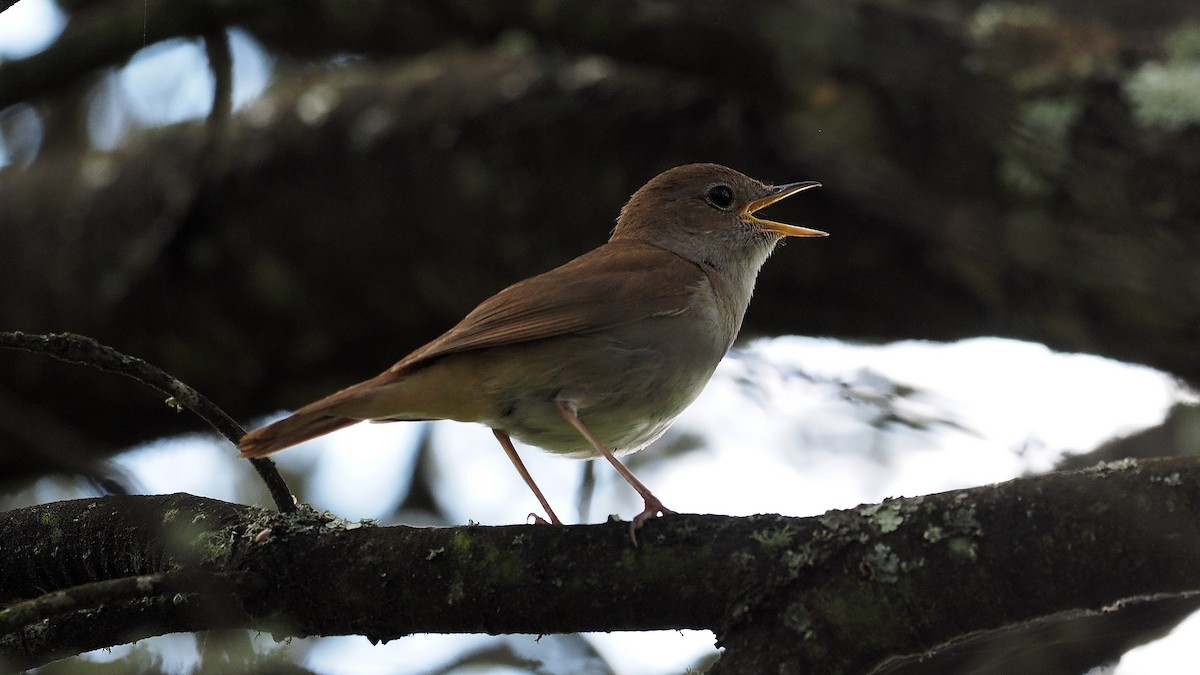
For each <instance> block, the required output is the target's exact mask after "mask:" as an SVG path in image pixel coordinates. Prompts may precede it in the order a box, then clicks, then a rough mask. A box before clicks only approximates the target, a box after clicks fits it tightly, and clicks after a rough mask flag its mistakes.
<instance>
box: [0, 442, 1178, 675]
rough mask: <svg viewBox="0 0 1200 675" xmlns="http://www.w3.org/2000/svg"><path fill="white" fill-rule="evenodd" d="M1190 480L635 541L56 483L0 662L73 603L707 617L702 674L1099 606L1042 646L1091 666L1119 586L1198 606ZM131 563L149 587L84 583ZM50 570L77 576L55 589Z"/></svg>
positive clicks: (876, 510)
mask: <svg viewBox="0 0 1200 675" xmlns="http://www.w3.org/2000/svg"><path fill="white" fill-rule="evenodd" d="M1197 486H1200V468H1197V466H1196V464H1195V462H1192V461H1188V460H1159V461H1150V462H1143V463H1136V462H1132V461H1130V462H1125V463H1122V464H1119V465H1111V466H1108V467H1103V468H1098V469H1090V470H1085V471H1079V472H1066V473H1054V474H1048V475H1045V476H1039V477H1033V478H1025V479H1019V480H1015V481H1011V482H1008V483H1004V484H1001V485H996V486H989V487H985V488H976V489H972V490H963V491H957V492H951V493H943V494H937V495H929V496H925V497H915V498H909V499H896V500H889V501H886V502H884V503H882V504H874V505H865V506H860V507H858V508H855V509H852V510H848V511H831V512H829V513H826V514H825V515H823V516H819V517H814V518H783V517H778V516H755V517H750V518H729V517H724V516H692V515H681V516H674V517H670V518H663V519H660V520H657V521H655V522H652V523H650V524H649V525H647V527H646V528H645V529H644V530H643V533H642V537H641V546H640V547H639V548H633V547H632V546H631V545H630V543H629V541H628V538H627V531H626V528H625V526H624V525H623V524H621V523H616V522H613V523H607V524H604V525H594V526H571V527H554V526H527V525H518V526H508V527H478V526H474V527H462V528H447V529H428V528H408V527H389V528H380V527H376V526H373V525H371V524H369V523H368V524H362V523H348V522H345V521H338V520H334V519H332V518H331V517H329V516H328V515H324V514H316V513H314V512H311V511H308V512H302V513H300V514H298V515H279V514H274V513H269V512H265V511H262V510H259V509H254V508H251V507H243V506H235V505H232V504H226V503H223V502H217V501H213V500H209V499H202V498H198V497H191V496H189V495H168V496H156V497H110V498H103V499H95V500H78V501H68V502H58V503H55V504H47V505H43V506H37V507H31V508H27V509H21V510H17V511H12V512H9V513H7V514H4V515H3V517H0V541H4V542H6V544H7V543H9V542H11V543H12V544H13V547H12V548H11V552H9V549H8V548H7V546H6V555H5V562H4V567H3V568H2V569H0V602H3V603H4V604H7V605H8V608H7V609H5V610H3V611H0V630H2V631H3V634H2V635H0V662H4V663H6V664H8V665H9V666H10V667H11V666H16V667H25V666H28V665H31V664H36V663H41V662H43V661H44V660H45V659H46V658H48V657H53V656H55V655H58V654H57V653H56V652H46V651H43V650H44V641H43V640H42V639H41V638H42V636H44V635H46V634H49V635H59V634H60V633H61V631H60V627H61V626H62V625H67V626H70V625H73V622H77V621H78V620H79V617H80V615H81V613H82V614H84V615H87V616H91V617H93V619H94V622H93V625H92V627H91V630H90V631H88V632H87V633H86V637H80V638H77V640H76V641H75V642H72V643H70V644H71V646H73V647H75V648H94V647H97V646H102V644H103V643H99V642H96V640H97V639H98V638H107V639H112V640H114V642H118V641H121V640H124V639H130V638H131V637H137V636H145V635H151V634H158V633H162V632H168V631H172V630H204V629H210V628H228V627H232V626H242V627H252V628H259V629H262V630H269V631H271V632H272V633H273V634H274V635H275V636H276V637H283V636H287V635H341V634H349V633H357V634H362V635H367V636H370V637H372V638H376V639H389V638H395V637H399V636H402V635H407V634H410V633H414V632H488V633H511V632H525V633H556V632H565V631H586V630H646V629H653V628H710V629H713V630H714V631H715V632H716V634H717V637H718V640H719V642H720V643H721V644H722V645H723V646H724V649H725V651H724V655H723V656H722V658H721V660H720V661H719V662H718V663H717V665H716V666H715V669H714V670H713V672H714V673H763V672H782V673H791V672H795V673H799V672H820V673H831V674H835V673H862V672H867V671H872V670H878V671H879V672H914V671H913V670H911V667H912V664H913V663H914V662H917V661H919V662H920V664H921V668H922V669H923V670H922V671H921V672H953V671H955V670H959V671H961V669H960V667H961V666H962V665H963V664H973V666H972V667H989V666H990V668H992V670H991V671H985V672H1003V670H1002V669H1003V668H1005V667H1007V668H1008V672H1012V670H1011V666H1012V664H1013V663H1014V657H1013V656H1012V655H1009V654H1006V653H1005V650H1004V649H1003V648H1002V647H1000V646H998V645H1000V644H1002V641H1001V638H1009V639H1011V638H1012V636H1013V634H1014V633H1019V632H1022V631H1023V637H1022V638H1021V640H1022V642H1021V644H1022V648H1023V649H1022V651H1023V652H1025V653H1026V654H1027V653H1029V652H1033V653H1036V652H1037V650H1038V649H1051V648H1053V647H1054V646H1055V645H1056V644H1057V642H1058V639H1059V637H1060V636H1061V634H1062V633H1061V632H1058V631H1062V630H1069V629H1070V628H1071V627H1072V626H1073V625H1077V624H1078V623H1080V622H1082V623H1084V624H1087V623H1088V622H1095V621H1096V620H1097V617H1101V616H1102V615H1104V614H1106V613H1107V614H1112V615H1113V616H1112V617H1109V624H1108V626H1107V630H1106V631H1098V632H1090V633H1087V632H1085V633H1083V634H1082V635H1078V636H1077V637H1076V644H1073V645H1072V647H1073V649H1068V650H1062V649H1061V648H1060V649H1059V650H1058V651H1057V652H1056V653H1057V657H1058V659H1059V661H1057V662H1055V664H1054V665H1063V664H1069V665H1070V666H1071V667H1072V668H1077V667H1083V668H1086V667H1088V666H1090V665H1096V664H1098V663H1102V662H1104V661H1105V660H1107V659H1108V658H1112V657H1115V656H1117V655H1119V654H1120V650H1121V649H1122V648H1124V647H1126V646H1127V643H1126V641H1127V640H1133V639H1137V638H1139V637H1140V636H1141V635H1142V634H1141V633H1140V632H1139V631H1141V630H1144V626H1143V625H1142V623H1140V622H1137V621H1131V620H1130V619H1129V617H1130V616H1131V615H1130V614H1128V613H1125V614H1123V612H1127V611H1128V610H1129V609H1130V608H1133V609H1134V610H1139V611H1140V612H1142V613H1145V612H1146V611H1147V608H1152V609H1155V610H1157V611H1159V612H1164V611H1168V610H1172V609H1173V610H1175V611H1179V609H1180V606H1181V605H1182V606H1186V607H1188V608H1192V609H1194V608H1195V607H1196V606H1197V605H1198V604H1200V602H1197V598H1196V597H1195V595H1196V593H1198V592H1200V587H1198V586H1197V581H1196V580H1197V579H1200V544H1198V543H1197V542H1200V537H1198V536H1197V535H1200V532H1198V531H1197V528H1198V527H1200V525H1197V523H1196V519H1195V518H1194V517H1193V514H1195V513H1196V512H1197V510H1200V487H1197ZM347 560H353V561H354V564H346V561H347ZM93 561H104V563H103V565H97V564H93ZM156 574H157V575H164V576H163V578H159V577H155V576H153V575H156ZM171 574H175V575H176V576H175V577H172V576H170V575H171ZM183 574H191V575H192V576H185V577H182V578H181V577H180V576H179V575H183ZM205 575H208V576H205ZM131 576H139V577H140V579H139V580H138V581H139V582H140V585H138V584H134V585H132V586H129V587H127V588H124V587H117V588H112V587H107V586H105V587H103V588H101V589H100V590H97V589H96V587H95V582H102V581H107V580H117V579H122V578H126V577H131ZM205 579H207V580H209V581H210V583H211V586H210V587H208V588H205V587H204V586H203V585H202V584H201V582H202V581H204V580H205ZM948 580H953V583H947V582H948ZM75 589H81V590H78V592H79V593H82V594H83V598H82V599H75V602H68V599H70V594H71V592H72V591H73V590H75ZM56 590H65V591H67V593H66V596H67V598H66V599H64V598H59V597H55V598H54V600H55V602H53V603H51V602H48V601H46V600H45V597H46V595H47V594H48V593H51V592H53V591H56ZM163 595H167V596H170V597H171V598H173V599H174V601H173V602H161V601H159V599H158V598H160V596H163ZM22 601H24V602H22ZM39 603H40V604H39ZM1122 604H1124V605H1128V606H1127V607H1122V606H1119V605H1122ZM30 605H32V607H30ZM131 607H134V608H137V610H138V611H137V614H136V616H137V617H138V618H139V619H140V620H136V619H135V620H131ZM93 609H98V610H102V612H101V613H100V614H99V615H93V614H91V613H90V612H92V611H93ZM17 612H23V613H22V614H21V616H20V617H19V618H20V620H19V621H15V620H14V618H13V616H14V614H15V613H17ZM1134 613H1135V614H1136V612H1134ZM109 615H111V616H112V617H114V618H116V619H119V621H118V622H115V623H112V624H109V623H106V622H105V621H104V619H105V618H106V617H107V616H109ZM1135 618H1140V617H1135ZM1113 619H1124V620H1125V623H1122V622H1121V621H1117V620H1113ZM1048 623H1055V624H1056V625H1057V628H1058V631H1055V630H1048V629H1047V624H1048ZM118 631H124V632H123V633H120V632H118ZM118 635H119V636H120V637H118ZM964 636H967V637H966V638H964ZM82 641H88V642H86V643H85V642H82ZM1060 647H1061V645H1060ZM906 655H912V657H908V656H906ZM942 659H946V660H944V661H943V660H942ZM1016 660H1017V661H1018V662H1019V658H1017V659H1016ZM949 664H957V666H955V667H953V668H950V669H948V667H949ZM1042 665H1043V667H1044V666H1045V665H1046V664H1045V663H1043V664H1042ZM906 667H908V668H909V669H908V670H906V669H905V668H906ZM1040 672H1054V671H1044V670H1043V671H1040ZM1059 672H1069V670H1062V671H1059Z"/></svg>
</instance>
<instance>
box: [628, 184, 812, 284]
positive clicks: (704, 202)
mask: <svg viewBox="0 0 1200 675" xmlns="http://www.w3.org/2000/svg"><path fill="white" fill-rule="evenodd" d="M820 185H821V184H820V183H817V182H815V181H804V182H800V183H789V184H787V185H766V184H764V183H761V182H759V181H757V180H754V179H753V178H750V177H749V176H746V175H745V174H742V173H739V172H737V171H734V170H733V169H730V168H728V167H724V166H721V165H719V164H686V165H684V166H679V167H675V168H674V169H670V170H667V171H664V172H663V173H661V174H659V175H657V176H655V177H654V178H653V179H651V180H650V182H649V183H646V184H645V185H644V186H642V188H641V189H640V190H638V191H637V192H635V193H634V194H633V196H632V197H630V198H629V201H628V202H627V203H626V204H625V206H624V207H623V208H622V209H621V215H620V217H619V218H618V219H617V227H616V229H615V230H613V235H612V240H613V241H617V240H620V239H634V240H640V241H645V242H647V243H650V244H653V245H655V246H659V247H661V248H664V249H666V250H668V251H671V252H672V253H675V254H677V255H680V256H682V257H684V258H687V259H689V260H692V261H694V262H698V263H705V264H708V265H711V266H713V267H716V268H718V269H721V268H723V267H726V266H728V265H730V264H732V263H736V264H738V265H739V266H745V265H750V266H752V267H753V268H754V269H755V270H757V268H758V267H759V266H761V265H762V263H763V261H765V260H766V258H767V256H768V255H770V253H771V251H772V249H774V247H775V244H776V243H777V242H778V241H779V240H780V239H782V238H783V237H824V236H827V233H825V232H822V231H820V230H814V229H811V228H807V227H800V226H798V225H788V224H785V223H779V222H775V221H773V220H766V219H764V218H760V217H758V215H757V213H758V212H759V211H760V210H762V209H764V208H766V207H768V206H770V205H771V204H774V203H775V202H778V201H780V200H782V199H786V198H787V197H790V196H792V195H794V194H797V193H799V192H803V191H805V190H808V189H810V188H814V187H819V186H820Z"/></svg>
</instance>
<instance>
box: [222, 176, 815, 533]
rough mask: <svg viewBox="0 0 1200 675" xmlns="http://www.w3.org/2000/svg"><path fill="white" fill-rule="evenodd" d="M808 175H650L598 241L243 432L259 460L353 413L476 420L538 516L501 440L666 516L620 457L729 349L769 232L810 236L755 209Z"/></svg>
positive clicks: (650, 436) (795, 188)
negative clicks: (404, 351)
mask: <svg viewBox="0 0 1200 675" xmlns="http://www.w3.org/2000/svg"><path fill="white" fill-rule="evenodd" d="M819 185H820V183H817V182H814V181H806V182H801V183H790V184H787V185H778V186H771V185H766V184H764V183H761V182H759V181H757V180H754V179H753V178H750V177H748V176H745V175H743V174H741V173H739V172H737V171H734V170H733V169H730V168H727V167H724V166H720V165H717V164H688V165H685V166H680V167H676V168H674V169H670V170H668V171H666V172H664V173H662V174H659V175H658V176H656V177H654V178H653V179H652V180H651V181H650V182H649V183H646V185H644V186H643V187H642V188H641V189H639V190H638V191H637V192H635V193H634V194H633V196H632V197H630V198H629V201H628V203H626V204H625V206H624V207H623V208H622V209H621V213H620V216H619V217H618V218H617V225H616V228H615V229H614V230H613V233H612V236H611V237H610V238H609V240H608V242H607V243H605V244H603V245H601V246H600V247H599V248H596V249H594V250H592V251H589V252H587V253H585V254H583V255H581V256H579V257H578V258H575V259H574V260H572V261H570V262H568V263H566V264H565V265H562V266H561V267H558V268H555V269H553V270H550V271H549V272H546V273H544V274H539V275H537V276H535V277H531V278H529V279H526V280H524V281H520V282H517V283H515V284H513V285H512V286H509V287H508V288H506V289H504V290H502V291H500V292H499V293H497V294H496V295H494V296H492V297H490V298H488V299H487V300H484V301H483V302H482V303H481V304H480V305H479V306H478V307H476V308H475V309H474V310H473V311H472V312H471V313H469V314H467V316H466V317H465V318H464V319H463V320H462V321H460V322H459V323H458V325H456V326H454V327H453V328H451V329H450V330H448V331H446V332H445V333H444V334H443V335H441V336H440V337H438V338H437V339H435V340H433V341H432V342H430V343H429V344H427V345H425V346H423V347H421V348H419V349H417V350H416V351H414V352H412V353H411V354H409V355H408V356H406V357H404V358H403V359H401V360H400V361H399V362H398V363H396V364H395V365H393V366H392V367H391V368H388V369H387V370H386V371H384V372H383V373H381V374H380V375H378V376H376V377H373V378H371V379H369V380H366V381H365V382H360V383H359V384H356V385H353V386H351V387H348V388H346V389H343V390H341V391H339V392H337V393H335V394H332V395H330V396H327V397H325V398H323V399H321V400H319V401H316V402H314V403H310V404H308V405H306V406H304V407H303V408H300V409H299V410H297V411H295V412H294V413H292V415H291V416H289V417H286V418H284V419H281V420H279V421H277V422H274V423H272V424H268V425H267V426H264V427H262V428H260V429H257V430H255V431H252V432H250V433H249V434H246V436H245V437H244V438H242V439H241V441H240V442H239V443H238V449H239V450H240V451H241V455H242V456H243V457H262V456H264V455H269V454H271V453H273V452H277V451H279V450H283V449H284V448H287V447H290V446H292V445H295V444H297V443H301V442H303V441H307V440H309V439H311V438H315V437H317V436H321V435H323V434H327V433H329V432H331V431H335V430H337V429H341V428H342V427H346V426H349V425H351V424H355V423H357V422H360V421H363V420H371V421H375V422H384V421H401V420H409V421H412V420H435V419H449V420H458V421H460V422H478V423H481V424H486V425H487V426H489V427H491V429H492V432H493V433H494V434H495V435H496V439H497V440H499V441H500V445H501V446H503V447H504V451H505V452H506V453H507V454H508V457H509V459H511V460H512V463H513V465H514V466H516V468H517V471H518V472H519V473H520V474H521V477H522V478H523V479H524V480H525V483H526V484H528V485H529V488H530V489H531V490H532V491H533V494H534V496H536V497H537V500H538V501H539V502H540V503H541V505H542V508H544V509H545V510H546V514H547V515H548V516H549V517H550V522H552V523H555V524H561V522H562V521H560V520H559V518H558V516H557V515H555V513H554V510H553V509H551V508H550V504H549V503H548V502H547V501H546V498H545V497H544V496H543V495H542V491H541V490H540V489H538V487H537V484H536V483H534V481H533V478H532V477H531V476H530V475H529V472H528V471H527V470H526V469H525V465H524V464H523V463H522V462H521V459H520V457H518V456H517V451H516V449H515V448H514V447H513V443H512V439H513V438H516V439H519V440H521V441H523V442H525V443H528V444H530V445H535V446H538V447H541V448H543V449H545V450H548V451H550V452H553V453H557V454H562V455H566V456H568V457H579V458H595V457H603V458H604V459H606V460H607V461H608V462H609V463H611V464H612V465H613V467H614V468H615V469H616V470H617V471H618V472H619V473H620V474H621V476H622V477H624V478H625V480H626V481H628V482H629V484H630V485H631V486H633V489H634V490H637V492H638V494H639V495H641V497H642V499H643V501H644V503H645V508H644V509H643V510H642V512H641V513H640V514H638V515H637V516H635V517H634V518H633V520H632V521H631V523H630V535H631V536H633V537H634V542H635V543H636V535H635V532H636V530H637V529H638V528H640V527H641V526H642V525H643V524H644V523H645V522H646V521H647V520H649V519H651V518H654V517H657V516H658V515H659V514H660V513H661V514H664V515H665V514H669V513H672V512H671V511H670V510H668V509H667V508H666V507H665V506H663V503H662V502H661V501H659V499H658V498H657V497H655V496H654V494H652V493H651V492H650V490H649V489H647V488H646V486H645V485H643V484H642V483H641V481H639V480H638V479H637V478H636V477H635V476H634V475H633V473H631V472H630V471H629V469H627V468H626V467H625V466H624V465H623V464H622V463H621V462H620V460H618V459H617V457H618V456H619V455H623V454H626V453H630V452H634V451H637V450H640V449H642V448H644V447H645V446H647V445H649V444H650V443H651V442H653V441H654V440H655V439H657V438H658V437H659V436H662V434H663V433H664V432H665V431H666V430H667V428H668V427H669V426H671V423H672V422H673V421H674V420H675V418H676V416H678V415H679V413H681V412H682V411H683V409H684V408H686V407H687V406H688V405H689V404H690V403H691V402H692V401H693V400H694V399H695V398H696V396H698V395H699V394H700V391H701V389H703V388H704V386H705V384H706V383H707V382H708V380H709V378H710V377H711V376H712V374H713V371H714V370H715V369H716V367H717V363H718V362H719V361H720V360H721V358H722V357H723V356H724V354H725V352H726V351H727V350H728V349H729V348H730V346H732V345H733V341H734V339H735V338H736V337H737V334H738V330H739V329H740V328H741V325H742V317H743V315H744V314H745V313H746V307H747V306H748V305H749V304H750V295H751V293H752V292H753V290H754V282H755V279H756V277H757V276H758V271H759V269H760V268H761V267H762V265H763V263H764V262H765V261H766V259H767V257H768V256H769V255H770V254H771V252H772V250H773V249H774V248H775V245H776V244H777V243H778V242H779V241H780V240H781V239H782V238H783V237H822V236H826V233H825V232H822V231H820V230H814V229H810V228H807V227H799V226H795V225H786V224H784V223H778V222H773V221H770V220H765V219H763V218H760V217H758V216H757V215H756V214H757V212H758V211H759V210H761V209H763V208H765V207H767V206H770V205H771V204H774V203H776V202H778V201H779V200H781V199H785V198H787V197H790V196H792V195H794V194H796V193H799V192H802V191H804V190H807V189H809V188H814V187H818V186H819Z"/></svg>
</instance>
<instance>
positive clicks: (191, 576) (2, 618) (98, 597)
mask: <svg viewBox="0 0 1200 675" xmlns="http://www.w3.org/2000/svg"><path fill="white" fill-rule="evenodd" d="M261 583H262V579H261V577H259V576H258V575H257V574H255V573H254V572H207V571H196V570H181V571H176V572H159V573H156V574H143V575H139V576H134V577H121V578H119V579H105V580H104V581H93V582H91V583H87V584H80V585H78V586H72V587H71V588H66V589H63V590H60V591H53V592H50V593H46V594H45V595H42V596H39V597H36V598H32V599H30V600H24V601H22V602H18V603H15V604H13V605H11V606H9V607H5V608H4V609H3V610H0V635H3V634H7V633H12V632H14V631H16V630H19V629H20V628H21V627H22V626H27V625H30V624H35V623H39V622H42V621H46V620H49V619H53V618H54V617H55V616H58V615H60V614H66V613H68V612H75V611H78V610H81V609H88V608H91V607H98V606H101V605H105V604H111V603H116V602H130V601H138V600H143V599H145V598H148V597H151V596H155V595H172V596H173V595H177V594H184V595H187V594H194V593H200V594H204V595H207V596H210V597H219V596H220V595H222V594H219V593H218V592H217V590H218V589H232V588H242V591H243V593H244V590H245V588H244V587H245V586H246V585H247V584H261ZM223 595H228V596H230V597H239V594H238V593H225V594H223Z"/></svg>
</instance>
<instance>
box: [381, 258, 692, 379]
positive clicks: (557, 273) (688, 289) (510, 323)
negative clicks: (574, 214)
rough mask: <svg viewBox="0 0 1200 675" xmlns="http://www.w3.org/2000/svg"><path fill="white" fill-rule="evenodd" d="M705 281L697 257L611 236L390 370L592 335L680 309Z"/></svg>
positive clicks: (496, 299)
mask: <svg viewBox="0 0 1200 675" xmlns="http://www.w3.org/2000/svg"><path fill="white" fill-rule="evenodd" d="M581 272H583V273H581ZM704 283H707V277H706V276H705V274H704V272H703V271H702V270H701V269H700V267H699V266H698V265H697V264H696V263H693V262H691V261H689V260H686V259H684V258H681V257H679V256H677V255H675V254H673V253H669V252H667V251H665V250H663V249H661V248H658V247H656V246H651V245H649V244H642V243H637V242H627V241H621V242H612V243H608V244H605V245H604V246H601V247H599V248H597V249H595V250H593V251H590V252H589V253H586V254H584V255H582V256H580V257H578V258H576V259H575V260H572V261H571V262H569V263H567V264H565V265H563V266H561V267H558V268H555V269H553V270H550V271H549V272H546V273H544V274H540V275H538V276H535V277H531V278H529V279H526V280H524V281H521V282H519V283H516V284H513V285H512V286H509V287H508V288H506V289H504V290H503V291H500V292H499V293H497V294H496V295H494V296H492V297H491V298H488V299H487V300H485V301H484V302H483V303H482V304H480V305H479V306H478V307H476V308H475V309H474V310H473V311H472V312H471V313H470V314H468V315H467V316H466V317H465V318H463V320H462V321H460V322H459V323H458V325H456V326H454V327H453V328H451V329H450V330H448V331H446V332H445V333H444V334H442V336H441V337H439V338H437V339H436V340H434V341H432V342H430V343H429V344H427V345H425V346H424V347H421V348H419V349H417V350H416V351H414V352H413V353H411V354H409V355H408V356H406V357H405V358H404V359H403V360H401V361H400V362H399V363H397V364H396V365H394V366H392V367H391V368H390V369H389V373H394V374H400V373H402V372H405V371H408V370H411V369H412V368H415V367H419V366H421V365H423V364H424V363H427V362H428V361H430V360H432V359H436V358H438V357H441V356H445V355H446V354H452V353H455V352H463V351H467V350H472V349H481V348H485V347H496V346H501V345H509V344H516V343H521V342H529V341H531V340H540V339H542V338H548V337H553V336H556V335H563V334H568V333H580V334H586V333H591V332H595V331H600V330H604V329H606V328H611V327H613V326H619V325H622V324H627V323H630V322H633V321H638V320H641V319H645V318H649V317H652V316H665V315H673V314H679V313H682V312H684V311H686V309H687V307H688V305H689V303H690V302H691V301H692V298H693V296H694V294H695V293H696V291H697V290H698V289H699V288H700V287H701V285H702V284H704Z"/></svg>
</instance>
